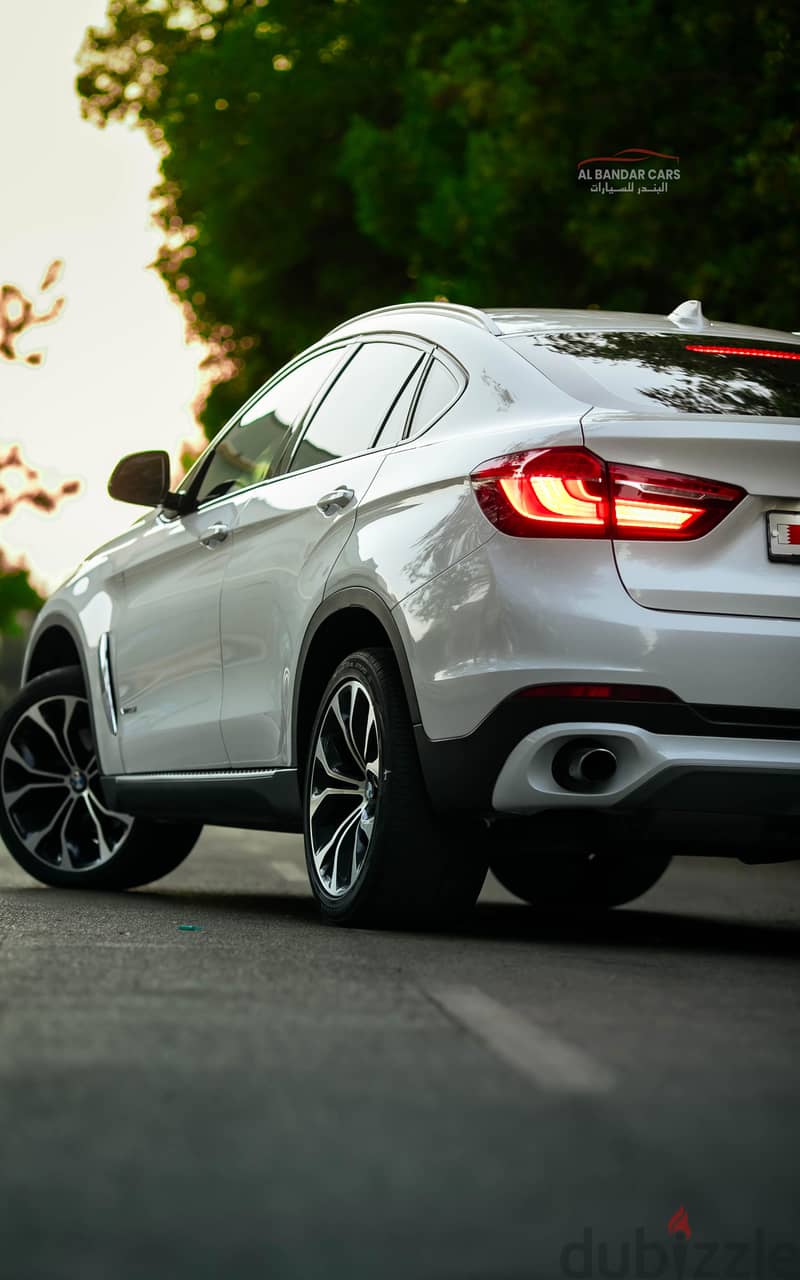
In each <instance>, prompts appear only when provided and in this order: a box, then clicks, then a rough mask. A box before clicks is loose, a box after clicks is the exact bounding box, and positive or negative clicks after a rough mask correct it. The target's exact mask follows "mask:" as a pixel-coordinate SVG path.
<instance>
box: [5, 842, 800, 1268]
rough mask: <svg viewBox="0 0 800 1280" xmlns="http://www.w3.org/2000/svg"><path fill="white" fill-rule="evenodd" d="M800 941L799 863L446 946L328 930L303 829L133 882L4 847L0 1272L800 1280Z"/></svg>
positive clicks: (690, 880) (698, 879)
mask: <svg viewBox="0 0 800 1280" xmlns="http://www.w3.org/2000/svg"><path fill="white" fill-rule="evenodd" d="M185 925H192V926H195V928H193V929H185V928H181V926H185ZM799 939H800V874H799V873H798V868H797V864H792V865H791V866H784V867H776V868H760V869H757V868H745V867H741V866H739V865H738V864H735V863H727V862H712V861H710V860H709V861H705V860H702V861H692V860H689V859H683V860H678V861H676V863H675V864H673V867H672V868H671V870H670V872H669V873H668V875H667V877H666V878H665V880H664V881H663V882H662V883H661V885H659V886H657V887H656V888H655V889H654V890H652V891H651V892H650V893H649V894H648V895H647V896H646V897H644V898H643V899H641V900H640V901H639V902H638V903H637V904H635V905H633V906H631V907H629V908H626V909H625V910H622V911H617V912H615V913H613V914H611V915H609V916H607V917H606V918H604V919H602V920H600V921H595V922H594V923H587V922H586V921H580V920H574V919H573V920H570V919H556V920H548V921H542V920H541V919H538V918H537V917H536V916H535V915H534V914H533V913H532V912H531V911H530V910H529V909H528V908H526V907H524V906H523V905H521V904H519V903H517V902H516V901H514V900H513V899H511V898H510V897H508V895H505V894H504V893H503V892H502V891H501V890H500V889H499V888H497V887H494V888H493V887H492V886H491V885H490V886H489V887H488V888H487V890H486V891H485V892H484V896H483V898H482V901H481V903H480V904H479V907H478V910H477V913H476V916H475V922H474V927H473V928H472V929H471V930H470V931H469V932H466V931H465V932H462V933H460V934H457V935H456V934H446V935H444V936H435V935H433V934H400V933H378V932H347V931H342V930H338V929H335V928H333V927H327V926H323V925H322V924H320V922H319V921H318V919H317V916H316V913H315V910H314V906H313V903H312V901H311V898H310V896H309V894H308V891H307V889H306V887H305V884H304V882H303V873H302V856H301V846H300V842H299V841H298V840H297V839H295V838H293V837H274V836H262V835H259V834H255V833H240V832H227V831H223V830H221V829H209V830H208V831H207V832H206V833H205V834H204V836H203V839H202V842H201V844H200V845H199V846H198V849H197V851H196V852H195V853H194V854H193V855H192V857H191V858H190V859H189V861H188V862H187V863H186V864H185V866H184V867H183V868H181V869H179V870H178V871H176V872H175V873H174V874H173V875H172V876H170V877H169V878H168V879H167V880H164V881H163V882H162V883H161V884H159V885H157V886H154V887H153V888H152V889H151V890H147V891H140V892H136V893H130V894H127V895H122V896H117V897H115V896H112V895H99V894H98V895H95V894H86V893H75V892H58V891H55V890H52V889H43V888H39V887H35V886H34V885H33V884H32V882H31V881H29V880H28V879H27V878H26V876H25V875H24V874H23V873H22V872H20V871H18V870H17V869H16V868H15V867H14V865H13V864H12V863H11V861H10V859H8V858H7V856H5V855H3V856H2V858H0V1015H1V1020H0V1153H1V1159H0V1184H1V1185H0V1276H2V1277H4V1278H5V1277H8V1278H9V1280H28V1277H37V1280H38V1278H39V1277H42V1278H45V1277H46V1280H61V1278H62V1277H70V1280H72V1278H73V1277H74V1278H75V1280H95V1278H96V1280H128V1278H131V1280H132V1278H133V1277H136V1280H140V1278H141V1280H145V1278H146V1280H162V1277H163V1278H164V1280H183V1278H184V1277H186V1278H187V1280H189V1278H192V1280H204V1278H205V1277H215V1280H216V1278H217V1277H226V1278H227V1277H234V1278H236V1280H238V1278H239V1277H242V1278H243V1280H244V1278H245V1277H246V1278H247V1280H254V1278H256V1277H265V1278H266V1277H280V1278H282V1277H303V1280H315V1278H316V1277H325V1278H326V1280H329V1278H330V1277H339V1276H342V1277H348V1280H360V1278H361V1277H365V1278H366V1277H369V1278H370V1280H373V1278H375V1277H377V1278H380V1280H394V1277H398V1280H399V1278H401V1277H402V1278H403V1280H417V1278H420V1280H424V1278H427V1277H436V1278H437V1280H438V1278H439V1277H442V1278H445V1277H446V1278H448V1280H450V1278H452V1280H507V1278H508V1280H510V1278H512V1277H513V1278H514V1280H517V1278H519V1280H523V1278H526V1280H527V1278H533V1277H545V1278H547V1280H549V1278H551V1277H552V1278H553V1280H555V1278H556V1277H559V1276H561V1275H570V1274H571V1275H575V1276H588V1275H595V1276H597V1275H602V1274H603V1270H602V1269H601V1268H602V1266H603V1265H605V1266H606V1267H607V1268H610V1269H609V1270H608V1271H607V1273H608V1274H612V1271H613V1274H615V1275H628V1276H634V1275H643V1276H658V1275H666V1276H673V1275H680V1274H681V1273H680V1270H676V1267H678V1266H679V1264H680V1262H681V1257H683V1268H684V1271H683V1274H684V1276H685V1277H689V1276H693V1275H705V1276H722V1275H730V1276H748V1277H759V1280H761V1278H762V1277H764V1278H765V1277H768V1276H771V1275H775V1276H780V1275H786V1276H790V1275H797V1274H798V1273H800V1213H798V1207H799V1205H800V1195H799V1194H798V1139H800V1108H799V1107H798V1101H799V1099H800V1080H799V1079H798V1062H799V1061H800V1016H798V1004H799V1000H798V997H799V995H800V983H798V940H799ZM681 1208H684V1209H685V1212H686V1219H685V1221H688V1224H689V1229H690V1230H691V1232H692V1235H691V1239H690V1240H689V1242H688V1243H684V1238H683V1237H682V1236H670V1235H669V1234H668V1227H667V1224H668V1222H669V1219H670V1218H671V1217H672V1216H673V1214H675V1213H677V1212H678V1211H679V1210H680V1209H681ZM585 1228H590V1229H591V1232H592V1235H591V1249H589V1247H588V1244H589V1237H585V1236H584V1234H583V1233H584V1229H585ZM637 1229H638V1231H639V1237H638V1246H639V1252H640V1256H639V1257H638V1258H637V1256H636V1244H637V1236H636V1233H637ZM642 1233H643V1234H642ZM576 1242H577V1243H586V1244H587V1248H586V1249H583V1248H582V1247H581V1248H580V1249H577V1248H573V1249H572V1250H571V1251H568V1252H567V1253H566V1254H564V1250H565V1247H566V1246H568V1245H570V1244H574V1243H576ZM626 1242H627V1243H628V1245H629V1249H630V1253H629V1255H628V1258H627V1262H626V1258H625V1255H624V1253H621V1252H620V1250H621V1249H622V1247H623V1246H624V1244H625V1243H626ZM781 1242H783V1244H784V1247H785V1248H786V1249H787V1250H788V1249H789V1248H790V1247H793V1249H794V1250H795V1252H794V1253H793V1254H791V1255H790V1254H789V1253H786V1254H785V1255H781V1254H780V1253H777V1254H776V1253H775V1252H774V1248H775V1246H777V1245H779V1244H781ZM787 1242H788V1243H787ZM601 1245H606V1246H607V1247H608V1252H607V1253H606V1254H605V1255H604V1256H603V1255H601V1254H600V1253H599V1250H600V1246H601ZM714 1245H717V1246H718V1248H717V1249H716V1251H715V1252H714V1253H711V1251H710V1250H711V1247H712V1246H714ZM737 1245H738V1246H739V1252H738V1254H736V1253H735V1251H734V1248H733V1246H737ZM644 1246H648V1247H649V1252H647V1250H645V1252H644V1253H642V1252H641V1251H642V1248H643V1247H644ZM742 1248H746V1249H747V1253H746V1254H745V1253H742V1251H741V1250H742ZM770 1249H772V1250H773V1252H772V1253H770V1252H769V1251H770ZM681 1251H682V1252H681ZM776 1259H777V1262H776ZM621 1263H622V1264H625V1269H623V1270H620V1269H619V1268H620V1264H621ZM565 1267H566V1269H565ZM615 1267H616V1268H617V1269H616V1270H613V1268H615ZM659 1268H660V1270H659ZM698 1268H705V1270H702V1269H700V1270H698ZM735 1268H738V1269H735Z"/></svg>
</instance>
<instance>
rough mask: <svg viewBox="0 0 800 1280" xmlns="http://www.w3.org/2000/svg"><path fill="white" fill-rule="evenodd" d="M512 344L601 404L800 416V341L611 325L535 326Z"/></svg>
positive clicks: (564, 385)
mask: <svg viewBox="0 0 800 1280" xmlns="http://www.w3.org/2000/svg"><path fill="white" fill-rule="evenodd" d="M509 345H510V346H513V347H514V348H515V349H516V350H517V351H519V352H520V354H521V355H523V356H525V358H526V359H527V360H529V361H530V363H531V364H533V365H535V366H536V367H537V368H539V369H540V370H541V371H542V372H543V373H545V374H546V375H547V376H548V377H549V378H550V379H551V380H552V381H553V382H555V383H556V384H557V385H558V386H561V387H562V388H563V389H564V390H565V391H568V392H569V394H570V395H573V396H576V397H577V398H578V399H581V400H584V401H586V402H587V403H588V404H592V405H596V406H598V407H600V408H612V409H613V408H622V407H624V408H634V409H637V410H639V411H647V410H650V411H651V412H652V411H653V410H655V411H656V412H662V411H663V410H664V409H666V410H674V411H675V412H676V413H727V414H754V415H759V416H767V417H777V418H784V417H785V418H797V417H800V345H793V344H791V343H779V342H758V341H756V342H749V341H747V339H738V338H726V337H713V338H712V337H706V336H703V335H698V334H693V333H692V334H689V333H681V334H671V333H670V334H660V333H614V332H607V331H601V332H599V331H591V332H587V333H556V334H541V335H539V334H537V335H536V336H535V337H526V338H511V339H509Z"/></svg>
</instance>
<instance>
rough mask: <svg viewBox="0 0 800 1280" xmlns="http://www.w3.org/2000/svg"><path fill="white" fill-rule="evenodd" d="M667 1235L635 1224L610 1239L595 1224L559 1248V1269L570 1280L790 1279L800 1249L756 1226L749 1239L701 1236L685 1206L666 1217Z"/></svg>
mask: <svg viewBox="0 0 800 1280" xmlns="http://www.w3.org/2000/svg"><path fill="white" fill-rule="evenodd" d="M666 1234H667V1239H666V1240H664V1238H663V1237H662V1238H661V1239H654V1238H653V1237H652V1236H648V1235H647V1233H646V1231H645V1229H644V1227H636V1229H635V1230H634V1232H633V1238H632V1239H629V1240H625V1239H622V1240H619V1241H614V1243H612V1242H611V1241H609V1240H603V1239H602V1238H600V1236H599V1232H596V1231H595V1229H594V1228H593V1227H584V1229H583V1236H582V1238H581V1239H580V1240H574V1241H571V1242H570V1243H569V1244H565V1245H564V1248H563V1249H562V1250H561V1258H560V1262H561V1274H562V1276H569V1277H570V1280H592V1278H593V1277H595V1276H598V1277H600V1276H614V1277H616V1278H617V1280H793V1277H795V1276H797V1275H798V1274H800V1273H798V1269H797V1267H798V1262H800V1250H798V1249H797V1248H796V1246H795V1245H794V1244H792V1243H791V1242H790V1241H788V1240H774V1239H772V1240H771V1239H768V1237H767V1233H766V1231H765V1230H764V1229H763V1228H762V1227H758V1228H757V1229H756V1230H755V1231H754V1232H751V1234H750V1235H749V1238H747V1239H744V1238H739V1239H736V1240H699V1239H697V1237H696V1234H695V1233H694V1232H693V1231H692V1228H691V1227H690V1226H689V1214H688V1213H687V1211H686V1208H685V1206H684V1205H681V1206H680V1208H679V1209H676V1210H675V1212H674V1213H673V1215H672V1217H671V1218H670V1219H669V1221H668V1222H667V1232H666Z"/></svg>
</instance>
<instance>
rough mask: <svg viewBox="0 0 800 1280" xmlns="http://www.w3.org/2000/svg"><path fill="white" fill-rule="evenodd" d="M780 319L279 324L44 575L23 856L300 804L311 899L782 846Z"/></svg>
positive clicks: (16, 842) (791, 590) (603, 900)
mask: <svg viewBox="0 0 800 1280" xmlns="http://www.w3.org/2000/svg"><path fill="white" fill-rule="evenodd" d="M799 390H800V338H798V335H796V334H787V333H778V332H773V331H768V330H758V329H749V328H743V327H741V326H738V325H730V324H720V323H716V322H713V323H712V322H709V321H707V320H705V318H704V317H703V314H702V309H701V307H700V305H699V303H694V302H692V303H684V304H683V305H682V306H680V307H678V308H677V310H676V311H674V312H673V313H672V314H671V315H670V316H668V317H667V316H651V315H627V314H613V313H604V312H600V311H585V312H581V311H536V310H531V311H525V310H518V311H499V310H498V311H477V310H473V309H470V308H467V307H457V306H451V305H447V304H441V305H437V304H413V305H408V306H400V307H388V308H386V309H384V310H381V311H377V312H372V313H370V314H368V315H364V316H359V317H358V318H357V319H355V320H352V321H350V322H348V323H347V324H344V325H342V326H340V327H339V328H338V329H335V330H334V331H333V332H332V333H329V334H328V335H327V336H326V337H325V338H324V339H323V340H322V341H321V342H319V343H317V344H316V345H315V346H313V347H311V348H310V349H309V350H308V351H305V352H303V354H302V355H300V356H298V357H297V359H296V360H294V361H292V363H291V364H289V365H288V366H287V367H286V368H285V369H283V370H281V372H280V373H278V374H276V375H275V377H274V378H273V379H272V380H271V381H270V382H268V383H267V385H266V386H265V387H264V388H263V389H262V390H260V391H259V392H258V393H257V394H256V395H255V396H253V397H252V399H251V400H249V401H248V402H247V404H246V405H245V406H244V407H243V409H242V410H241V411H240V412H239V413H238V414H237V415H236V416H235V417H234V419H233V420H232V421H231V422H230V423H229V424H228V426H226V427H225V429H224V430H223V431H222V432H221V433H220V434H219V436H218V437H217V439H216V440H215V441H214V442H213V443H212V444H211V445H210V446H209V448H208V449H207V450H206V452H205V454H204V455H203V456H202V457H201V458H200V459H199V461H198V462H197V463H196V464H195V466H194V467H193V468H192V470H191V471H190V472H189V474H188V475H187V476H186V478H185V480H184V481H183V483H182V484H181V486H180V488H179V489H178V490H177V492H169V491H168V463H167V456H166V454H163V453H161V452H147V453H139V454H134V455H131V456H129V457H127V458H124V459H123V460H122V462H120V463H119V465H118V466H117V468H116V469H115V471H114V474H113V476H112V478H111V481H110V491H111V493H112V494H113V495H114V496H115V497H118V498H120V499H122V500H123V501H130V502H134V503H137V504H144V505H147V506H148V507H151V508H152V510H151V511H150V512H149V513H148V514H146V515H144V516H143V517H141V518H140V519H138V520H137V521H136V523H135V524H134V525H133V526H132V528H130V529H129V530H128V531H127V532H126V533H124V534H123V535H122V536H120V537H118V538H116V539H114V541H112V542H110V543H108V544H107V545H106V546H104V547H102V548H101V549H100V550H99V551H97V552H95V553H94V554H93V555H91V556H90V557H89V558H88V559H87V560H85V561H84V562H83V563H82V564H81V565H80V566H79V568H78V569H77V571H76V572H75V574H74V575H73V576H72V577H71V578H70V579H69V580H68V581H67V582H66V583H65V584H64V586H62V587H61V588H60V590H58V591H57V592H56V593H55V595H54V596H53V597H52V598H51V599H50V600H49V601H48V603H47V605H46V606H45V608H44V609H43V610H42V613H41V614H40V616H39V618H38V620H37V623H36V626H35V628H34V630H33V633H32V636H31V639H30V644H29V647H28V652H27V658H26V663H25V671H24V677H23V687H22V690H21V692H20V693H19V695H18V696H17V698H16V700H15V702H14V703H13V705H12V706H11V707H10V708H9V709H8V710H7V711H6V713H5V715H4V717H3V720H2V724H1V725H0V792H1V796H2V803H1V804H0V832H2V836H3V839H4V840H5V842H6V844H7V846H8V848H9V849H10V851H11V853H12V855H13V856H14V857H15V858H16V859H17V861H18V862H19V863H20V864H21V865H22V866H23V867H25V868H26V869H27V870H28V871H29V872H30V873H31V874H32V875H33V876H35V877H37V878H38V879H40V880H42V881H45V882H46V883H48V884H54V885H64V886H67V885H75V886H80V887H90V886H95V887H102V888H127V887H130V886H132V885H136V884H141V883H144V882H146V881H149V880H153V879H156V878H157V877H159V876H162V875H165V874H166V873H167V872H169V871H171V870H172V869H173V868H174V867H175V866H177V864H178V863H179V862H180V861H181V860H182V859H183V858H184V857H186V855H187V854H188V852H189V851H190V849H191V848H192V846H193V845H194V843H195V841H196V839H197V837H198V834H199V832H200V830H201V826H202V824H203V823H206V822H211V823H222V824H227V825H230V826H241V827H257V828H262V829H265V830H284V831H300V830H302V831H303V832H304V834H305V845H306V855H307V866H308V874H309V879H310V882H311V887H312V889H313V891H314V893H315V894H316V896H317V898H318V900H319V902H320V905H321V908H322V911H323V913H324V914H325V915H326V916H328V917H329V918H331V919H335V920H338V921H342V922H347V923H364V922H370V923H372V922H382V921H388V920H392V921H396V922H406V921H410V920H420V919H428V920H430V919H432V918H434V917H435V916H441V915H442V914H448V913H452V912H453V911H459V910H462V911H463V910H464V909H465V908H467V907H469V906H471V905H472V904H473V903H474V901H475V899H476V897H477V895H478V893H479V891H480V887H481V884H482V882H483V879H484V876H485V873H486V868H487V865H491V866H492V868H493V870H494V871H495V873H496V874H497V875H498V876H499V878H500V880H501V881H502V882H503V883H504V884H505V885H506V886H507V887H508V888H509V889H511V890H512V892H514V893H516V894H518V895H519V896H520V897H522V898H524V899H527V900H528V901H530V902H533V903H535V904H537V905H542V906H547V905H552V904H560V905H572V904H579V905H611V904H614V903H619V902H623V901H627V900H629V899H631V898H632V897H635V896H636V895H638V894H639V893H641V892H643V891H644V890H645V889H646V888H648V887H649V886H650V885H651V884H653V883H654V882H655V880H656V879H657V878H658V876H659V875H660V874H661V873H662V871H663V870H664V868H665V867H666V865H667V863H668V862H669V857H670V854H671V853H672V852H674V851H675V850H680V851H681V852H683V853H691V852H696V853H706V854H707V853H719V854H729V855H733V856H738V857H741V858H743V859H744V860H746V861H762V860H773V859H782V858H789V857H796V856H797V855H798V853H799V852H800V850H798V843H797V827H798V815H800V592H799V591H798V588H800V394H798V392H799Z"/></svg>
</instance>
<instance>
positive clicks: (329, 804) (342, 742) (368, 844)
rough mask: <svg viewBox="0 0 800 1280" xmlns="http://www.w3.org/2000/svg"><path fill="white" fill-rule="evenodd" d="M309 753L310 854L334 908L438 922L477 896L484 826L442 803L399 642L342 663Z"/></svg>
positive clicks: (340, 918) (306, 821)
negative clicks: (430, 789)
mask: <svg viewBox="0 0 800 1280" xmlns="http://www.w3.org/2000/svg"><path fill="white" fill-rule="evenodd" d="M307 761H308V763H307V766H306V770H305V784H304V788H303V829H304V835H305V844H306V866H307V869H308V875H309V880H310V882H311V888H312V890H313V892H314V894H315V896H316V898H317V901H318V902H319V905H320V909H321V911H322V914H323V915H324V916H325V917H326V918H327V919H329V920H332V921H336V922H337V923H339V924H348V925H367V926H373V925H384V924H394V925H400V926H407V925H417V924H423V925H431V924H439V923H442V922H443V921H449V920H454V919H457V918H459V917H460V916H462V915H464V914H465V913H466V912H467V911H469V909H470V908H471V907H472V906H474V904H475V900H476V898H477V896H478V894H479V893H480V890H481V885H482V884H483V881H484V879H485V876H486V865H487V859H486V853H485V850H484V848H483V842H482V841H481V839H480V831H479V827H478V825H477V824H475V823H472V822H465V821H459V820H458V819H457V818H455V817H450V816H448V817H446V818H444V817H443V818H440V817H439V816H437V815H435V814H434V812H433V810H432V808H431V803H430V800H429V798H428V793H427V791H426V788H425V783H424V780H423V777H422V772H421V770H420V765H419V758H418V756H417V748H416V743H415V741H414V733H413V729H412V727H411V718H410V716H409V713H408V704H407V702H406V697H405V692H404V689H403V685H402V681H401V679H400V674H399V672H398V670H397V665H396V663H395V661H394V657H393V655H392V653H391V651H390V650H388V649H361V650H359V651H358V652H356V653H352V654H350V655H349V657H347V658H345V659H344V660H343V661H342V662H341V663H340V664H339V666H338V667H337V669H336V671H335V672H334V673H333V676H332V678H331V680H330V682H329V684H328V687H327V689H326V690H325V692H324V693H323V695H322V699H321V702H320V707H319V711H318V712H317V717H316V721H315V723H314V726H313V728H312V731H311V740H310V744H309V750H308V756H307Z"/></svg>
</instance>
